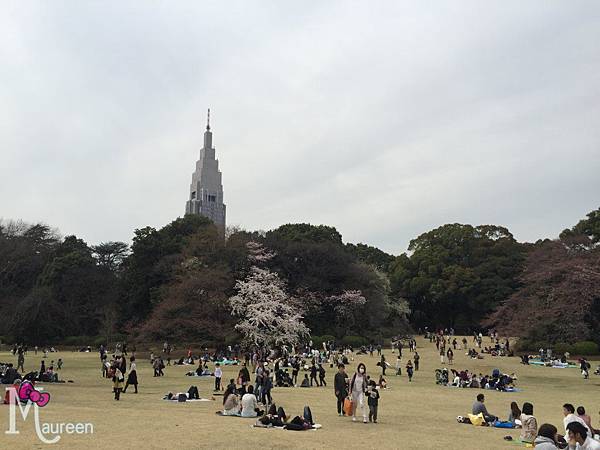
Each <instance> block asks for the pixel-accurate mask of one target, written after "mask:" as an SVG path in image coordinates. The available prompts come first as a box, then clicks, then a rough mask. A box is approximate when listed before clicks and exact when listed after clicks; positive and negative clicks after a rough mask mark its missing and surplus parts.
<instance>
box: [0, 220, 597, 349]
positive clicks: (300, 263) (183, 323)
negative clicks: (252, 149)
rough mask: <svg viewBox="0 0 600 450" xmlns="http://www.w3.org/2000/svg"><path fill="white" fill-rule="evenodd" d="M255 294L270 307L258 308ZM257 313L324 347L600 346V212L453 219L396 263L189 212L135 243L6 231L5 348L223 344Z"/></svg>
mask: <svg viewBox="0 0 600 450" xmlns="http://www.w3.org/2000/svg"><path fill="white" fill-rule="evenodd" d="M257 246H258V247H257ZM257 249H260V251H258V250H257ZM257 255H258V256H257ZM260 255H262V256H260ZM257 258H259V260H257ZM257 261H258V262H257ZM244 283H246V284H244ZM261 283H262V284H261ZM265 283H266V284H265ZM268 283H270V284H268ZM254 290H257V292H262V293H263V294H262V295H265V296H266V297H265V298H266V299H270V300H269V301H273V302H275V303H273V304H270V305H269V304H268V302H267V303H265V302H255V301H254V300H256V299H253V298H252V295H248V292H254ZM255 297H256V296H255ZM253 302H254V303H253ZM277 302H278V303H277ZM240 305H242V306H240ZM249 308H257V309H256V311H260V314H259V313H257V314H254V316H256V315H261V317H262V315H265V314H267V315H268V314H278V313H275V311H287V312H286V314H290V317H295V318H296V319H294V321H296V322H298V321H301V322H302V326H303V327H305V328H306V333H308V331H309V332H310V334H311V335H312V336H319V337H325V338H330V339H333V338H336V339H339V338H342V337H344V336H360V337H363V338H366V339H369V340H379V339H382V338H383V337H389V336H392V335H398V334H404V333H408V332H410V330H411V328H412V329H413V330H418V329H424V328H425V327H428V328H429V329H435V328H439V327H442V328H446V327H452V328H454V329H455V330H457V332H471V331H474V330H479V329H480V328H481V327H489V328H495V329H498V330H499V331H501V332H505V333H509V334H511V335H516V336H522V337H524V338H526V339H530V340H531V341H535V340H536V339H539V338H540V336H542V335H544V336H546V335H550V336H552V339H554V340H558V341H559V342H574V341H578V340H585V339H593V337H594V336H597V335H598V333H597V331H598V325H597V323H598V320H597V319H598V318H600V209H598V210H595V211H592V212H591V213H589V214H588V216H587V217H586V218H585V219H582V220H581V221H580V222H579V223H577V224H576V225H575V226H573V227H572V228H569V229H566V230H564V231H563V232H562V233H561V235H560V236H559V238H558V239H555V240H549V239H545V240H540V241H538V242H536V243H519V242H517V241H516V240H515V238H514V237H513V235H512V234H511V233H510V231H509V230H508V229H506V228H505V227H501V226H496V225H480V226H472V225H468V224H446V225H443V226H441V227H438V228H436V229H434V230H431V231H428V232H426V233H423V234H421V235H420V236H418V237H417V238H415V239H413V240H412V241H411V242H410V245H409V247H408V251H407V252H406V253H403V254H401V255H398V256H394V255H390V254H388V253H386V252H384V251H382V250H380V249H378V248H375V247H372V246H369V245H366V244H350V243H346V244H345V243H344V242H343V240H342V236H341V235H340V233H339V232H338V231H337V230H336V229H335V228H333V227H329V226H325V225H319V226H314V225H309V224H286V225H282V226H280V227H278V228H276V229H274V230H270V231H268V232H266V233H264V232H260V233H259V232H249V231H244V230H233V231H232V232H230V233H228V235H227V238H226V239H223V237H222V236H221V235H219V232H218V230H217V229H216V227H215V226H214V225H213V224H212V222H210V221H209V220H208V219H206V218H204V217H201V216H194V215H188V216H185V217H183V218H178V219H176V220H174V221H173V222H171V223H169V224H167V225H166V226H164V227H162V228H160V229H155V228H152V227H145V228H141V229H137V230H135V232H134V238H133V240H132V243H131V244H130V245H129V244H127V243H123V242H104V243H100V244H98V245H89V244H87V243H86V242H84V241H83V240H82V239H80V238H77V237H76V236H65V237H62V236H60V235H59V233H58V231H57V230H55V229H53V228H51V227H49V226H48V225H45V224H26V223H23V222H19V221H3V222H0V313H1V314H2V320H1V321H0V335H1V336H3V337H4V339H5V340H13V341H14V340H19V341H23V342H28V343H31V344H40V345H43V344H45V343H51V342H65V341H69V340H73V341H82V340H83V339H84V338H82V337H87V338H86V339H89V338H97V339H99V340H104V341H106V340H111V339H116V338H119V339H130V340H136V341H147V342H150V341H157V340H164V339H169V340H173V341H180V342H201V343H205V344H206V345H211V344H217V343H220V344H223V343H225V342H237V341H239V340H240V338H242V337H243V336H244V334H245V333H244V330H248V329H249V328H252V326H244V325H243V323H246V325H248V324H252V323H255V322H243V321H244V320H250V319H252V320H254V319H255V318H248V317H247V315H246V316H244V314H243V310H248V309H249ZM232 312H233V313H234V314H232ZM281 314H283V313H281ZM565 314H568V315H569V317H570V322H568V321H565V320H564V319H565V317H564V315H565ZM263 322H265V320H263ZM272 322H273V323H275V322H276V321H272ZM279 322H281V323H282V324H284V322H285V321H281V320H280V321H279ZM236 325H237V327H236ZM282 326H283V325H282ZM254 328H256V327H255V326H254ZM303 333H304V331H303ZM259 335H260V333H258V334H257V333H255V334H254V335H253V336H255V337H256V336H259ZM260 336H262V335H260ZM545 339H546V338H545Z"/></svg>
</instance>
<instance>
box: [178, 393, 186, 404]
mask: <svg viewBox="0 0 600 450" xmlns="http://www.w3.org/2000/svg"><path fill="white" fill-rule="evenodd" d="M177 401H178V402H179V403H183V402H186V401H187V395H185V394H184V393H181V394H179V395H178V396H177Z"/></svg>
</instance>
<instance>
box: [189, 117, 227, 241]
mask: <svg viewBox="0 0 600 450" xmlns="http://www.w3.org/2000/svg"><path fill="white" fill-rule="evenodd" d="M185 213H186V214H200V215H202V216H204V217H208V218H209V219H211V220H212V221H213V222H214V223H215V225H216V226H217V227H218V228H219V230H221V232H222V233H223V234H225V204H224V203H223V184H222V181H221V172H220V171H219V161H218V160H217V159H215V149H214V147H213V146H212V132H211V131H210V109H209V110H208V118H207V120H206V131H205V132H204V147H202V148H201V149H200V159H199V160H198V161H196V170H195V171H194V173H193V174H192V184H191V185H190V198H189V200H188V201H187V202H186V204H185Z"/></svg>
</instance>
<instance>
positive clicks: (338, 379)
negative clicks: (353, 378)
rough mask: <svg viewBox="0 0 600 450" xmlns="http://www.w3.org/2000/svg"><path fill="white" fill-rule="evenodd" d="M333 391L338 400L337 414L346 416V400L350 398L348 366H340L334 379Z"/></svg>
mask: <svg viewBox="0 0 600 450" xmlns="http://www.w3.org/2000/svg"><path fill="white" fill-rule="evenodd" d="M333 390H334V392H335V397H336V398H337V412H338V415H339V416H343V415H344V400H345V399H346V397H347V396H348V375H346V366H344V365H343V364H338V371H337V373H336V374H335V376H334V377H333Z"/></svg>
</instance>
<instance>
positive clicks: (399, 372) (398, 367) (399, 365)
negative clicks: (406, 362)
mask: <svg viewBox="0 0 600 450" xmlns="http://www.w3.org/2000/svg"><path fill="white" fill-rule="evenodd" d="M400 375H402V356H400V355H398V358H396V376H400Z"/></svg>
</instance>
